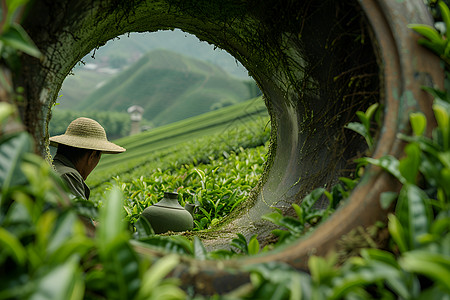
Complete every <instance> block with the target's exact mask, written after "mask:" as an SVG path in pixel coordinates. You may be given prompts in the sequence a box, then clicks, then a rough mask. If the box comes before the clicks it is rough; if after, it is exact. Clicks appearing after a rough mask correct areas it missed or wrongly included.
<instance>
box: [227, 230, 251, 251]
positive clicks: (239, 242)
mask: <svg viewBox="0 0 450 300" xmlns="http://www.w3.org/2000/svg"><path fill="white" fill-rule="evenodd" d="M236 235H237V236H238V237H237V238H234V239H233V240H232V241H231V244H230V245H231V246H233V247H236V248H237V249H239V250H241V251H242V253H245V254H248V246H247V240H246V239H245V237H244V235H242V233H237V234H236Z"/></svg>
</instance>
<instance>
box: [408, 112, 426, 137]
mask: <svg viewBox="0 0 450 300" xmlns="http://www.w3.org/2000/svg"><path fill="white" fill-rule="evenodd" d="M409 122H410V123H411V127H412V129H413V132H414V134H415V135H416V136H422V135H423V133H424V132H425V129H426V128H427V119H426V118H425V115H424V114H423V113H421V112H418V113H411V114H410V115H409Z"/></svg>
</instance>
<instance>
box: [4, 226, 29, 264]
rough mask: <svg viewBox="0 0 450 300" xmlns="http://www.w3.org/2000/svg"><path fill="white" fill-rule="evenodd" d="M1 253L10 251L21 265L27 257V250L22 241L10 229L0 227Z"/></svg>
mask: <svg viewBox="0 0 450 300" xmlns="http://www.w3.org/2000/svg"><path fill="white" fill-rule="evenodd" d="M0 245H1V246H2V247H1V248H2V250H1V251H0V253H2V252H3V253H2V255H4V253H5V252H6V253H8V254H9V255H10V256H11V257H12V259H14V260H15V261H16V262H17V263H18V264H19V265H23V264H24V263H25V261H26V259H27V252H26V250H25V248H24V247H23V245H22V243H21V242H20V241H19V240H18V239H17V237H15V236H14V235H13V234H11V233H10V232H9V231H7V230H6V229H4V228H3V227H0Z"/></svg>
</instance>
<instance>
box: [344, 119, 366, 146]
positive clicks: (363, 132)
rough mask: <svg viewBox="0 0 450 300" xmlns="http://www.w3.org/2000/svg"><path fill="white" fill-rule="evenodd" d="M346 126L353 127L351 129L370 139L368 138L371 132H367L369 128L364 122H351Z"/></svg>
mask: <svg viewBox="0 0 450 300" xmlns="http://www.w3.org/2000/svg"><path fill="white" fill-rule="evenodd" d="M345 128H348V129H351V130H353V131H355V132H357V133H359V134H360V135H362V136H363V137H364V138H365V139H366V142H367V141H368V140H369V139H368V134H369V133H368V132H367V129H366V127H365V126H364V125H363V124H361V123H358V122H350V123H348V124H347V125H346V126H345Z"/></svg>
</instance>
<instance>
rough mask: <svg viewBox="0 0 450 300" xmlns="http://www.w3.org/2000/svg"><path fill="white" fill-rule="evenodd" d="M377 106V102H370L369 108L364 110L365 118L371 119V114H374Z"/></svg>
mask: <svg viewBox="0 0 450 300" xmlns="http://www.w3.org/2000/svg"><path fill="white" fill-rule="evenodd" d="M378 106H379V104H378V103H374V104H372V105H371V106H369V108H367V110H366V118H367V119H368V120H371V119H372V116H373V115H374V114H375V112H376V111H377V109H378Z"/></svg>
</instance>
